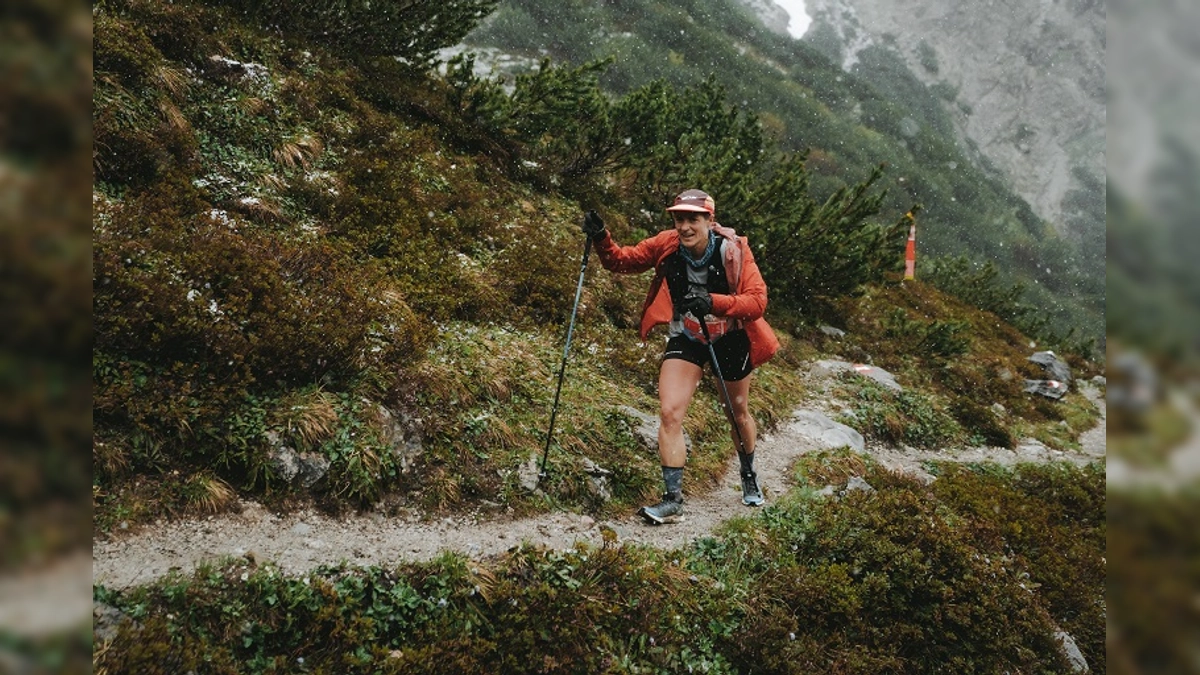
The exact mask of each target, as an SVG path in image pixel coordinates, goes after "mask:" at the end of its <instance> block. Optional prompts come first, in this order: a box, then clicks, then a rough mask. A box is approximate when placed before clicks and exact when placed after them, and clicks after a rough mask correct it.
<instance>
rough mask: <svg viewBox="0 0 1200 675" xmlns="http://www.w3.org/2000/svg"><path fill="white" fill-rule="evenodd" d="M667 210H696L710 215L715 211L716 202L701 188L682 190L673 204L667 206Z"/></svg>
mask: <svg viewBox="0 0 1200 675" xmlns="http://www.w3.org/2000/svg"><path fill="white" fill-rule="evenodd" d="M667 210H668V211H697V212H699V213H707V214H708V215H710V216H711V215H715V214H716V212H717V203H716V202H714V201H713V198H712V197H710V196H708V193H707V192H705V191H703V190H684V191H683V192H680V193H679V196H678V197H676V198H675V204H674V205H673V206H670V207H668V208H667Z"/></svg>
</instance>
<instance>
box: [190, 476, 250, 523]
mask: <svg viewBox="0 0 1200 675" xmlns="http://www.w3.org/2000/svg"><path fill="white" fill-rule="evenodd" d="M184 493H185V494H186V496H187V503H186V506H187V510H188V511H191V512H194V513H220V512H222V511H224V510H226V509H227V508H228V507H229V505H230V504H232V503H233V502H234V501H235V500H237V492H236V491H235V490H234V489H233V487H231V486H230V485H229V483H226V482H225V481H224V480H221V479H220V478H218V477H216V476H213V475H209V474H205V473H200V474H196V475H194V476H192V477H191V478H189V479H188V482H187V484H186V487H185V488H184Z"/></svg>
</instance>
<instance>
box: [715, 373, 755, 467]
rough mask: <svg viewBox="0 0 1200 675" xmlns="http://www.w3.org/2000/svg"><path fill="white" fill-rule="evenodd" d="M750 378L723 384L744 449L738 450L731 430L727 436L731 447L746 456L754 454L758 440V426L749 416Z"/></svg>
mask: <svg viewBox="0 0 1200 675" xmlns="http://www.w3.org/2000/svg"><path fill="white" fill-rule="evenodd" d="M750 377H751V376H746V377H745V378H743V379H741V380H738V381H737V382H729V381H726V382H725V389H726V390H728V391H729V398H730V400H731V402H732V404H733V419H734V420H736V422H737V426H738V431H740V432H741V434H742V443H743V444H744V446H745V447H744V448H738V444H737V443H738V439H737V436H736V435H734V433H733V429H730V430H729V436H730V438H732V439H733V447H734V448H737V449H738V451H739V452H741V451H742V450H745V453H746V454H747V455H749V454H751V453H753V452H754V445H755V443H756V441H757V440H758V424H757V423H756V422H755V421H754V416H753V415H751V414H750ZM722 403H724V402H723V401H722Z"/></svg>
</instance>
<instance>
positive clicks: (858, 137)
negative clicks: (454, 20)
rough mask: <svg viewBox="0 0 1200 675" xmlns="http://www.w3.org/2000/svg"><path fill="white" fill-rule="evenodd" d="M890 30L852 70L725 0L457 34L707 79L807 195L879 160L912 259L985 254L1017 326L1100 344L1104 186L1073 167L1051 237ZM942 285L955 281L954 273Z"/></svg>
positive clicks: (564, 12) (487, 24) (587, 5)
mask: <svg viewBox="0 0 1200 675" xmlns="http://www.w3.org/2000/svg"><path fill="white" fill-rule="evenodd" d="M897 39H904V36H899V37H897V36H891V40H892V41H893V44H889V43H886V42H885V43H882V44H879V45H875V46H872V47H870V48H868V49H866V50H864V51H863V52H861V53H860V54H859V55H858V61H859V64H858V65H857V66H856V67H855V68H854V71H853V72H852V73H851V72H845V71H843V70H842V68H841V66H840V65H838V64H837V63H836V62H831V61H830V60H829V57H828V55H830V54H837V53H840V52H841V51H843V49H844V46H843V45H840V44H834V43H831V41H830V40H831V39H830V38H829V36H825V35H816V36H814V37H813V39H811V40H810V39H808V38H807V37H806V39H805V40H795V39H792V38H790V37H788V36H786V35H780V34H779V33H777V32H773V31H771V30H767V29H766V28H764V26H763V25H762V24H761V23H760V22H759V20H758V18H757V17H755V16H754V15H753V14H752V13H751V11H750V10H749V9H747V7H746V6H745V4H744V3H742V2H739V0H689V1H687V2H670V3H667V2H659V1H657V0H630V1H623V2H615V3H591V2H582V1H575V2H552V1H550V0H510V1H509V2H505V3H502V4H500V5H499V6H498V7H497V10H496V12H495V13H494V14H492V15H491V16H490V17H488V18H487V19H486V20H485V21H484V23H483V24H482V25H481V26H480V27H479V28H477V29H475V30H474V31H472V32H471V33H470V34H468V36H467V38H466V46H467V47H468V48H469V49H479V50H486V51H485V53H487V54H491V55H493V61H496V62H498V64H499V66H498V69H499V72H500V73H520V72H522V71H523V70H525V69H527V68H528V67H529V66H528V64H530V63H536V62H537V60H538V59H540V58H542V57H543V56H549V57H551V58H553V59H555V60H556V61H558V62H565V63H572V64H584V63H591V62H596V61H602V60H605V59H611V64H610V66H609V67H608V68H607V69H606V71H605V72H604V74H603V76H602V77H601V78H600V84H601V86H602V87H603V88H604V89H605V90H606V91H608V92H610V93H612V94H616V95H623V94H626V93H628V92H630V91H632V90H634V89H636V88H637V87H640V86H643V85H645V84H646V83H648V82H653V81H665V82H668V83H671V84H674V85H675V86H677V87H687V86H689V85H694V84H695V83H697V82H700V81H703V80H705V79H706V78H709V77H712V78H713V79H714V80H715V81H716V82H718V83H719V84H720V85H721V86H722V87H724V88H725V90H726V91H727V95H728V99H729V100H731V101H735V102H738V103H739V105H740V106H741V107H742V108H743V109H745V110H746V111H747V112H748V113H750V114H753V115H754V116H755V117H757V118H758V120H759V121H760V123H761V124H762V126H763V128H764V130H765V132H766V133H767V134H768V135H769V137H770V138H771V139H772V141H773V142H774V143H775V144H776V146H777V147H779V148H780V149H782V150H784V151H786V152H801V153H806V154H807V158H808V162H807V168H808V171H809V174H810V179H809V181H810V189H811V191H812V193H813V194H814V195H815V196H816V198H817V199H818V200H820V199H824V198H825V197H826V196H828V195H830V194H832V193H833V192H834V191H835V190H837V189H838V188H839V187H840V186H842V185H843V184H844V181H845V177H846V176H847V175H851V176H862V175H867V173H868V172H870V171H871V170H872V168H873V167H875V166H878V165H880V164H882V165H885V166H886V167H887V170H886V171H885V173H884V175H883V176H882V177H881V178H880V180H879V181H878V182H877V183H876V185H877V186H878V187H880V188H884V190H883V193H884V196H883V198H882V205H883V207H884V208H885V210H886V211H887V212H897V211H903V210H904V209H906V208H908V206H909V205H911V204H913V203H920V204H922V205H923V207H924V210H923V212H922V217H921V220H920V224H919V230H918V232H919V234H918V236H919V241H920V244H919V247H920V250H921V254H922V255H921V256H919V259H918V265H919V266H921V267H923V266H924V265H926V264H927V263H928V262H932V261H934V260H939V259H946V258H952V257H964V258H965V259H967V260H968V261H969V262H970V263H971V265H972V266H973V267H975V268H976V271H978V270H979V269H980V268H982V267H983V266H986V265H988V264H989V263H990V264H991V265H993V266H995V268H996V272H997V273H998V281H1001V282H1003V283H1004V284H1006V285H1010V286H1012V285H1015V286H1018V287H1019V288H1020V293H1019V295H1020V298H1021V300H1022V302H1023V303H1024V304H1027V305H1029V306H1031V307H1036V308H1037V312H1036V313H1035V315H1031V316H1029V317H1027V318H1028V319H1030V320H1036V321H1037V323H1024V324H1019V325H1021V327H1022V329H1024V330H1026V332H1028V333H1030V334H1031V335H1034V336H1035V337H1038V338H1039V339H1043V340H1044V341H1048V342H1050V343H1061V342H1064V341H1065V342H1069V343H1072V344H1073V345H1074V347H1075V349H1080V348H1083V349H1089V348H1090V346H1091V345H1094V344H1100V343H1102V341H1103V336H1104V283H1105V279H1104V274H1103V272H1102V271H1103V269H1104V237H1103V232H1104V230H1103V222H1104V203H1103V198H1102V196H1103V193H1104V190H1103V186H1102V185H1097V184H1096V183H1097V180H1095V179H1089V178H1088V177H1087V175H1082V174H1081V175H1079V176H1076V177H1075V178H1074V179H1073V180H1075V181H1076V182H1079V183H1080V184H1081V185H1084V186H1087V189H1084V188H1080V189H1076V190H1075V191H1074V192H1072V195H1071V204H1070V212H1071V213H1072V214H1073V215H1072V216H1071V218H1072V219H1073V220H1072V222H1071V223H1067V225H1068V227H1067V228H1064V231H1069V232H1072V233H1074V234H1060V232H1059V230H1058V229H1056V228H1055V227H1054V226H1052V225H1051V224H1049V223H1047V222H1045V221H1043V220H1042V219H1041V218H1039V217H1038V216H1037V215H1036V214H1035V213H1034V212H1033V210H1032V209H1031V208H1030V207H1029V205H1028V204H1027V203H1026V202H1025V201H1024V200H1023V199H1021V198H1020V197H1019V196H1017V195H1016V194H1014V192H1013V191H1012V189H1011V188H1010V187H1008V186H1007V185H1006V184H1005V183H1004V180H1003V179H1002V178H1001V177H1000V173H999V172H998V171H996V170H994V169H993V168H992V167H990V166H989V164H988V162H987V161H986V160H983V159H981V158H980V155H979V152H978V150H977V149H975V148H972V147H960V146H959V144H958V143H957V142H956V141H955V140H954V139H955V135H954V122H953V120H952V119H951V116H950V114H949V113H948V112H947V107H952V108H954V107H962V106H969V103H967V102H964V101H958V100H957V99H956V94H955V92H954V91H951V90H948V89H947V88H946V87H945V86H938V85H933V86H927V85H926V84H924V83H923V82H922V81H921V80H920V79H918V77H917V76H916V75H914V73H912V72H911V71H910V70H909V68H908V66H907V65H906V64H905V61H904V59H903V57H902V56H901V55H900V53H899V51H898V49H897V46H896V45H895V44H894V42H895V40H897ZM497 52H498V53H499V54H503V55H506V56H508V57H509V58H507V59H501V58H499V56H497ZM515 56H523V57H524V59H520V58H512V57H515ZM522 64H526V65H524V66H523V65H522ZM715 189H716V188H714V190H715ZM729 215H730V216H732V215H734V214H732V213H731V214H729ZM1076 221H1079V222H1076ZM941 287H942V288H943V289H944V290H947V291H949V292H952V293H954V292H958V291H957V290H956V288H957V287H956V286H955V285H954V284H944V285H941ZM967 299H968V301H973V300H974V299H973V298H967Z"/></svg>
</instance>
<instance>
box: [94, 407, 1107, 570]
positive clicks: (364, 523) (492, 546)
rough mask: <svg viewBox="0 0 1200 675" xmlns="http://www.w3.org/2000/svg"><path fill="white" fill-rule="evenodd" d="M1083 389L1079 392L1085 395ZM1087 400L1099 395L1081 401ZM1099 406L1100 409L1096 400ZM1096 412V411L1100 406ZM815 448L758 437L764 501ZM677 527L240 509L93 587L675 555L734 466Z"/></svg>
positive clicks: (1026, 450)
mask: <svg viewBox="0 0 1200 675" xmlns="http://www.w3.org/2000/svg"><path fill="white" fill-rule="evenodd" d="M1085 391H1086V390H1085ZM1089 398H1092V399H1093V400H1094V401H1095V400H1098V397H1095V396H1089ZM1099 404H1100V405H1103V401H1099ZM1102 410H1103V408H1102ZM1104 438H1105V437H1104V422H1103V419H1102V421H1101V424H1100V425H1099V426H1098V427H1097V428H1096V429H1093V430H1091V431H1089V432H1088V433H1087V434H1085V438H1084V439H1083V445H1084V451H1083V452H1082V453H1062V452H1059V451H1056V450H1050V449H1048V448H1046V447H1045V446H1042V445H1041V444H1039V443H1036V442H1025V443H1023V444H1021V445H1020V446H1018V448H1016V449H1015V450H1006V449H1002V448H973V449H967V450H960V451H948V452H939V453H919V452H914V451H911V450H908V451H901V450H896V449H886V448H885V449H880V448H870V447H868V448H867V452H868V453H870V454H872V455H874V456H875V457H876V458H877V459H878V460H879V461H880V462H881V463H882V464H883V465H884V466H887V467H888V468H891V469H893V470H898V471H904V472H907V473H910V474H914V475H921V474H923V473H924V472H923V470H922V469H921V462H923V461H925V460H929V459H949V460H955V461H971V462H974V461H992V462H999V463H1004V464H1012V463H1015V462H1018V461H1054V460H1060V461H1061V460H1069V461H1075V462H1077V463H1086V462H1087V461H1090V460H1091V459H1093V458H1095V457H1101V456H1103V455H1104V453H1105V448H1104V443H1105V440H1104ZM820 448H821V446H820V444H819V442H818V441H814V439H813V438H812V437H811V434H807V433H805V432H804V431H803V429H802V428H801V426H800V425H799V424H797V423H787V424H782V425H780V427H779V428H778V429H777V430H776V431H775V432H774V433H771V434H764V435H763V436H762V438H760V439H759V443H758V447H757V452H756V455H757V461H756V468H757V469H758V472H759V478H760V482H761V484H762V485H763V488H764V491H765V492H766V495H767V498H768V501H769V500H770V499H772V498H774V497H777V496H778V495H780V494H782V493H784V492H786V491H787V490H788V489H789V488H790V487H791V486H792V485H791V480H790V477H789V469H790V467H791V466H792V464H793V463H794V462H795V460H796V459H797V458H798V457H799V456H801V455H803V454H804V453H806V452H811V451H813V450H817V449H820ZM684 492H685V497H686V506H685V511H684V513H685V518H684V520H683V522H680V523H675V524H671V525H663V526H657V527H656V526H650V525H646V524H643V523H642V522H641V520H640V519H639V518H637V517H636V516H635V515H634V514H632V513H631V514H630V515H629V516H628V517H625V518H620V519H615V520H605V521H600V522H597V521H595V520H593V519H592V518H591V517H589V516H581V515H576V514H569V513H549V514H544V515H541V516H537V517H533V518H525V519H517V520H484V521H480V520H477V519H474V518H469V517H467V518H460V519H444V520H441V521H434V522H428V521H426V522H422V521H420V520H417V519H415V518H414V519H396V518H386V517H384V516H382V515H379V514H367V515H359V516H351V517H341V518H331V517H328V516H325V515H323V514H320V513H318V512H314V511H299V512H296V513H289V514H284V515H279V514H273V513H270V512H269V511H267V510H266V509H265V508H263V507H262V506H260V505H258V504H255V503H250V502H247V503H245V504H244V508H243V510H242V513H240V514H231V515H220V516H212V517H208V518H200V519H186V520H176V521H171V522H162V523H159V524H157V525H154V526H150V527H148V528H145V529H144V530H142V531H140V532H139V533H137V534H136V535H128V536H121V535H117V536H113V537H103V538H99V539H97V540H96V541H95V542H94V543H93V548H92V583H93V584H103V585H105V586H107V587H109V588H126V587H129V586H132V585H138V584H144V583H148V582H150V581H153V580H154V579H157V578H159V577H161V576H163V575H165V574H166V573H167V572H169V571H170V570H172V569H180V570H182V571H184V572H189V571H190V570H192V569H194V568H195V567H196V566H197V565H198V564H200V563H202V562H204V561H207V560H216V559H219V558H221V557H223V556H230V555H232V556H253V557H254V559H255V560H257V561H260V562H262V561H272V562H275V563H276V564H278V565H279V566H280V567H281V568H282V569H283V570H284V571H285V572H288V573H292V574H297V573H303V572H305V571H308V570H311V569H313V568H315V567H317V566H319V565H322V564H328V563H337V562H339V561H346V562H348V563H351V564H354V565H390V564H395V563H397V562H400V561H423V560H429V559H432V558H434V557H436V556H437V555H439V554H440V553H442V552H444V551H456V552H459V553H462V554H465V555H468V556H471V557H482V556H489V555H493V554H497V553H502V552H504V551H506V550H508V549H509V548H511V547H513V546H517V545H519V544H521V543H523V542H528V543H530V544H535V545H540V546H546V547H550V548H558V549H562V548H570V547H571V546H573V545H574V544H575V543H576V542H580V541H583V542H589V543H592V544H596V545H599V544H600V543H601V541H602V537H603V534H602V532H603V531H604V530H606V529H610V528H611V529H612V530H613V531H615V533H616V535H617V537H618V541H621V542H624V543H638V544H645V545H649V546H654V547H657V548H664V549H669V548H674V547H678V546H681V545H684V544H686V543H688V542H690V541H692V540H695V539H697V538H700V537H703V536H706V535H709V534H711V533H712V532H713V531H714V529H716V528H717V526H719V525H720V524H721V523H722V522H724V521H726V520H728V519H729V518H731V517H734V516H739V515H746V514H748V513H750V512H751V511H750V509H749V508H748V507H745V506H743V505H742V503H741V489H740V486H739V481H738V471H737V460H736V458H733V459H731V460H730V465H729V467H728V470H727V471H726V474H725V477H724V478H723V479H722V480H721V481H720V482H719V484H717V485H716V486H712V487H711V488H707V489H706V486H702V485H697V484H696V483H695V482H692V483H691V484H688V483H686V482H685V486H684Z"/></svg>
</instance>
